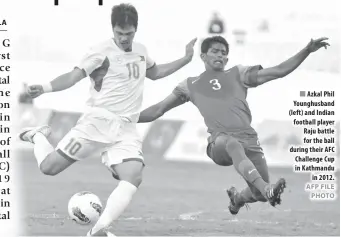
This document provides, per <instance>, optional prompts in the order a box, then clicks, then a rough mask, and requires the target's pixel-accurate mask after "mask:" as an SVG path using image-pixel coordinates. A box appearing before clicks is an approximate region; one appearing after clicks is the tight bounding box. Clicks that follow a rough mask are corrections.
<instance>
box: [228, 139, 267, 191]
mask: <svg viewBox="0 0 341 237" xmlns="http://www.w3.org/2000/svg"><path fill="white" fill-rule="evenodd" d="M231 143H232V144H227V146H226V150H227V152H228V154H229V155H230V156H231V158H232V160H233V165H234V167H235V169H236V170H237V172H238V173H239V174H241V175H242V176H243V177H244V179H245V180H246V181H248V182H249V183H251V184H253V185H254V186H255V187H256V188H257V189H258V190H259V191H260V192H261V193H262V194H263V195H265V187H266V186H267V185H268V183H266V182H265V181H264V180H263V179H262V176H261V175H260V174H259V172H258V171H257V169H256V167H255V166H254V164H253V163H252V162H251V161H250V159H249V158H248V157H247V156H246V154H245V151H244V148H243V147H242V145H240V144H239V142H237V141H231Z"/></svg>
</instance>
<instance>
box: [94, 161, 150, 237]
mask: <svg viewBox="0 0 341 237" xmlns="http://www.w3.org/2000/svg"><path fill="white" fill-rule="evenodd" d="M143 167H144V165H143V163H142V161H138V160H130V161H126V162H124V163H121V164H118V165H113V166H111V169H112V170H114V171H115V173H116V175H117V177H116V178H118V179H119V180H120V182H119V184H118V186H117V187H116V188H115V190H114V191H113V192H112V193H111V194H110V196H109V198H108V200H107V204H106V207H105V209H104V210H103V213H102V215H101V216H100V218H99V219H98V221H97V223H96V224H95V226H94V227H93V228H92V229H91V230H90V231H89V233H88V236H103V235H104V236H105V234H106V233H108V232H107V229H108V228H109V227H110V225H111V224H112V222H113V221H115V220H117V219H118V218H119V216H120V215H121V214H122V213H123V212H124V210H125V209H126V208H127V207H128V205H129V204H130V202H131V200H132V198H133V196H134V194H135V193H136V191H137V189H138V187H139V186H140V184H141V182H142V171H143Z"/></svg>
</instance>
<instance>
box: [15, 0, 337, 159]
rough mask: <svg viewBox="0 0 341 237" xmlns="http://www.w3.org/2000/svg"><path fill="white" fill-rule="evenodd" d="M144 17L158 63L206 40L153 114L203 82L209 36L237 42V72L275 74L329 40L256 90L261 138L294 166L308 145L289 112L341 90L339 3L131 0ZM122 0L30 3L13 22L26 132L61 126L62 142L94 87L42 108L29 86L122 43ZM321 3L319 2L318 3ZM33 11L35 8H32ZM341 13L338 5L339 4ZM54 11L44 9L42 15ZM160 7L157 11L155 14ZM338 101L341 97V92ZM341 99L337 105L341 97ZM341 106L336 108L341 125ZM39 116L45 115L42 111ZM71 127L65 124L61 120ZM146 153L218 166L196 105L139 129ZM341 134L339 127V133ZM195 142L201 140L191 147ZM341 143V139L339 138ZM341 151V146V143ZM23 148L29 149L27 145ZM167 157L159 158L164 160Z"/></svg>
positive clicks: (143, 29)
mask: <svg viewBox="0 0 341 237" xmlns="http://www.w3.org/2000/svg"><path fill="white" fill-rule="evenodd" d="M128 2H130V3H132V4H134V5H135V6H136V8H137V9H138V11H139V26H138V33H137V35H136V40H137V41H139V42H142V43H143V44H145V45H146V46H147V49H148V51H149V54H150V56H151V57H152V58H153V59H154V60H155V61H156V62H157V63H160V64H161V63H165V62H168V61H171V60H174V59H177V58H179V57H181V56H183V55H184V53H185V45H186V44H187V43H188V42H189V41H190V40H191V39H192V38H194V37H198V42H197V46H196V55H195V57H194V59H193V62H192V63H190V64H189V65H187V66H186V67H185V68H183V69H182V70H180V71H179V72H177V73H175V74H173V75H172V76H169V77H168V78H167V79H165V80H160V81H157V82H153V81H150V80H148V79H147V80H146V83H145V87H146V88H145V93H144V95H145V97H144V104H143V106H144V107H147V106H149V105H152V104H154V103H155V102H157V101H159V100H162V99H163V98H164V97H165V96H167V95H168V94H169V93H170V92H171V91H172V90H173V89H174V87H175V86H176V85H177V84H178V83H179V82H180V81H182V80H184V79H186V78H187V77H189V76H195V75H198V74H200V73H201V72H202V71H203V70H204V67H203V64H202V62H201V61H200V58H199V51H200V50H199V49H200V43H201V41H202V39H203V38H205V37H207V36H210V35H213V34H222V35H223V36H224V37H226V38H227V40H228V42H229V44H230V56H229V63H228V67H232V66H234V65H236V64H243V65H253V64H261V65H262V66H263V67H269V66H275V65H277V64H278V63H281V62H282V61H284V60H286V59H287V58H289V57H291V56H292V55H294V54H296V53H297V52H298V51H299V50H301V49H302V48H303V47H304V46H305V45H306V44H307V43H308V42H309V40H310V39H311V38H319V37H329V42H330V44H331V47H330V48H329V49H328V50H324V49H322V50H320V51H318V52H316V53H314V54H312V55H311V56H310V57H309V58H308V59H307V60H306V61H305V62H304V63H303V64H302V65H301V66H300V67H299V69H297V70H296V71H295V72H293V73H292V74H290V75H289V76H287V77H286V78H285V79H282V80H278V81H275V82H271V83H268V84H267V85H263V86H261V87H258V88H256V89H251V90H249V95H248V102H249V105H250V108H251V111H252V113H253V126H254V127H255V128H256V130H258V132H259V136H260V139H261V142H262V144H263V146H264V148H265V150H266V152H267V153H266V154H267V157H268V160H269V164H274V165H290V164H292V161H293V155H289V154H288V153H287V147H288V146H289V145H290V144H299V143H301V142H302V131H301V129H300V128H297V127H293V126H292V118H291V117H289V114H288V113H289V109H291V108H294V107H293V101H294V100H299V99H300V98H299V91H302V90H305V91H308V90H336V91H340V88H341V81H340V73H341V72H340V66H341V63H340V61H341V60H340V27H339V26H340V14H339V12H338V10H337V8H336V7H332V6H334V5H335V4H336V3H337V2H336V1H329V0H327V1H325V2H324V3H323V4H320V3H318V4H315V3H313V2H308V1H266V0H261V1H245V0H244V1H217V0H213V1H202V2H196V3H195V5H193V2H191V1H177V0H175V1H162V2H161V1H152V0H146V1H143V2H142V1H128ZM117 3H120V2H119V1H112V0H106V1H104V5H103V6H99V5H98V3H97V2H96V1H90V0H88V1H85V0H81V1H77V0H70V1H60V3H59V6H58V7H57V6H54V5H53V3H52V1H38V0H33V1H29V2H22V7H21V8H18V9H16V14H17V15H20V18H18V17H17V18H13V19H12V22H11V23H12V24H14V25H15V28H16V30H15V31H13V32H12V34H13V39H12V45H13V46H14V47H13V49H12V50H13V53H12V55H13V56H12V57H13V60H14V61H15V71H14V72H13V76H14V78H15V80H14V81H15V83H16V85H15V89H16V93H17V96H18V98H19V99H18V101H17V102H18V103H19V104H20V106H19V107H17V108H18V111H20V112H19V113H20V115H19V117H18V118H20V120H19V121H18V122H17V123H16V124H17V126H18V127H22V126H27V125H36V124H42V123H46V122H47V121H52V124H53V121H56V123H57V124H56V125H55V126H56V127H57V128H58V129H57V133H56V134H55V136H54V140H55V141H57V140H59V139H60V138H61V137H62V136H63V135H64V134H65V133H66V132H67V131H68V129H70V127H71V126H72V125H73V124H74V123H75V121H76V120H77V118H78V116H79V113H81V112H82V110H83V107H84V102H85V101H86V99H87V96H88V87H89V80H84V81H82V82H81V83H79V84H77V85H76V86H75V87H73V88H72V89H69V90H67V91H64V92H59V93H53V94H48V95H44V96H41V97H40V98H38V99H36V100H34V101H32V100H30V99H29V98H27V96H26V95H25V94H24V93H23V92H24V89H25V86H26V85H27V84H33V83H46V82H48V81H50V80H52V79H54V78H55V77H57V76H59V75H60V74H62V73H64V72H67V71H68V70H71V69H72V68H73V66H74V65H76V64H77V63H78V62H79V60H80V58H81V57H82V56H83V54H84V53H85V52H86V50H87V48H88V47H89V46H91V45H93V44H95V43H97V42H99V41H101V40H103V39H106V38H108V37H112V32H111V25H110V13H111V12H110V9H111V7H112V6H113V5H114V4H117ZM316 3H317V2H316ZM29 6H33V8H30V10H27V9H28V7H29ZM335 6H336V5H335ZM40 9H44V11H40ZM152 9H153V10H152ZM336 96H337V97H336V98H340V93H338V92H336ZM336 98H335V99H336ZM340 108H341V107H340V106H337V103H336V106H335V108H334V110H335V112H336V116H335V119H336V120H338V121H339V120H340V114H341V113H340ZM32 110H34V111H35V112H34V113H32ZM61 121H62V122H61ZM139 129H140V130H141V135H142V136H144V137H146V138H148V139H146V140H145V150H144V152H145V153H149V152H155V151H160V152H161V153H162V155H164V156H165V157H166V159H180V160H182V159H190V160H193V161H196V160H201V161H208V162H210V161H209V159H207V157H206V154H205V147H206V137H207V133H206V129H205V127H204V124H203V120H202V118H201V116H200V114H199V113H198V111H197V109H196V108H195V107H194V106H193V105H192V104H190V103H188V104H185V105H183V106H181V107H179V108H176V109H174V110H172V111H170V112H169V113H167V114H166V115H165V116H164V117H163V118H162V119H160V120H159V121H157V122H156V123H153V124H143V125H140V126H139ZM337 130H338V131H339V125H338V126H337ZM188 137H190V138H191V139H187V138H188ZM337 137H339V136H337ZM338 144H339V142H338ZM19 146H23V144H20V145H19ZM161 153H158V154H161Z"/></svg>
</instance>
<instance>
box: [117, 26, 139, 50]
mask: <svg viewBox="0 0 341 237" xmlns="http://www.w3.org/2000/svg"><path fill="white" fill-rule="evenodd" d="M113 31H114V38H115V42H116V44H117V45H118V46H119V47H120V48H121V49H123V50H124V51H131V46H132V44H133V40H134V37H135V33H136V28H135V27H134V26H132V25H126V26H124V27H123V28H122V27H120V26H118V25H115V27H114V28H113Z"/></svg>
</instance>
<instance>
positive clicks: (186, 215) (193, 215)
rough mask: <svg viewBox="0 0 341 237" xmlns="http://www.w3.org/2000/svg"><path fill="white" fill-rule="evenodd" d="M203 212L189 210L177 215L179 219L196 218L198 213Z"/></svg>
mask: <svg viewBox="0 0 341 237" xmlns="http://www.w3.org/2000/svg"><path fill="white" fill-rule="evenodd" d="M202 213H204V212H203V211H197V212H189V213H183V214H180V215H179V220H184V221H186V220H196V219H198V217H199V215H200V214H202Z"/></svg>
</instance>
